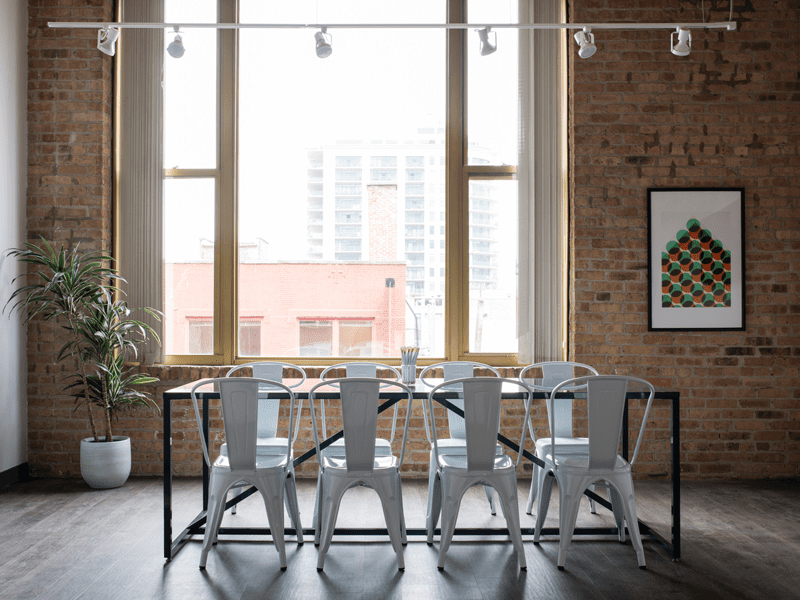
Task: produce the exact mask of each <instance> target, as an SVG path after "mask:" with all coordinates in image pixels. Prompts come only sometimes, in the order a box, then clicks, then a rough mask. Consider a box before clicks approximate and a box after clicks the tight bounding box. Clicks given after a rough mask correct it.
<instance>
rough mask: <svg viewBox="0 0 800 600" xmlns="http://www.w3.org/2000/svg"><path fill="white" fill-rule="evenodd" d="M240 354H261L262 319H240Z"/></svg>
mask: <svg viewBox="0 0 800 600" xmlns="http://www.w3.org/2000/svg"><path fill="white" fill-rule="evenodd" d="M239 354H240V355H241V356H261V320H260V318H259V319H258V320H254V321H253V320H246V319H239Z"/></svg>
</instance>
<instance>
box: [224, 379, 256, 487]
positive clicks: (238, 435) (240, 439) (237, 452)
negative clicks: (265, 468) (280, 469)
mask: <svg viewBox="0 0 800 600" xmlns="http://www.w3.org/2000/svg"><path fill="white" fill-rule="evenodd" d="M219 390H220V397H221V399H222V421H223V425H224V427H225V442H226V443H227V444H228V461H229V462H230V465H231V469H232V470H234V471H250V470H255V466H256V438H257V427H256V424H257V422H258V383H255V382H252V381H248V382H245V381H237V380H236V379H230V380H228V381H220V382H219Z"/></svg>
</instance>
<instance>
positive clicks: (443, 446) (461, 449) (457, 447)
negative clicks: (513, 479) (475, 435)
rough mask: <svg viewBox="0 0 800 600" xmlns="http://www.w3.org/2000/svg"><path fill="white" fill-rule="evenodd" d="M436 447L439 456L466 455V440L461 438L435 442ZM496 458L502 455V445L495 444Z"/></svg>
mask: <svg viewBox="0 0 800 600" xmlns="http://www.w3.org/2000/svg"><path fill="white" fill-rule="evenodd" d="M436 443H437V445H438V446H439V454H451V455H452V454H464V455H465V454H466V453H467V440H465V439H463V438H445V439H443V440H439V439H437V440H436ZM431 452H433V446H432V445H431ZM494 453H495V455H496V456H502V454H503V445H502V444H499V443H498V444H497V446H496V447H495V451H494Z"/></svg>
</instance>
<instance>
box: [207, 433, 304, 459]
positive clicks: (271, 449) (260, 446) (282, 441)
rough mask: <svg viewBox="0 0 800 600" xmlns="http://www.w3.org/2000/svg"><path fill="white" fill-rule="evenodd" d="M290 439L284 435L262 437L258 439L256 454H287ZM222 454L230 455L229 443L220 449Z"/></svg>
mask: <svg viewBox="0 0 800 600" xmlns="http://www.w3.org/2000/svg"><path fill="white" fill-rule="evenodd" d="M287 443H288V440H287V439H286V438H285V437H284V438H282V437H260V438H257V439H256V456H273V455H275V454H286V444H287ZM219 454H220V456H228V444H227V443H225V444H222V446H221V447H220V449H219Z"/></svg>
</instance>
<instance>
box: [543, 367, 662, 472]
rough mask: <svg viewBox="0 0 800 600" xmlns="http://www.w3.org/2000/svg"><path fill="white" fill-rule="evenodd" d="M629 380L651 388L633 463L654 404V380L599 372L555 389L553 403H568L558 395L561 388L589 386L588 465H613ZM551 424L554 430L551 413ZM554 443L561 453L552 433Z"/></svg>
mask: <svg viewBox="0 0 800 600" xmlns="http://www.w3.org/2000/svg"><path fill="white" fill-rule="evenodd" d="M630 383H634V384H638V385H641V386H643V387H644V388H645V389H647V390H648V391H649V397H648V399H647V407H646V408H645V411H644V417H643V418H642V425H641V428H640V429H639V436H638V439H637V441H636V447H635V449H634V451H633V457H632V458H631V459H630V461H629V462H630V464H633V462H634V461H635V460H636V456H637V455H638V454H639V446H640V444H641V443H642V437H643V435H644V429H645V426H646V424H647V417H648V415H649V414H650V406H651V405H652V403H653V396H654V395H655V388H654V387H653V385H652V384H651V383H649V382H648V381H645V380H644V379H639V378H638V377H627V376H624V375H596V376H590V377H576V378H574V379H568V380H566V381H564V382H562V383H561V384H559V385H557V386H556V387H555V388H553V393H552V395H551V396H552V399H553V402H555V403H556V404H558V403H559V402H568V401H569V399H568V398H557V397H556V394H557V393H558V392H560V391H564V390H567V389H569V388H570V387H571V386H583V385H585V386H586V402H587V407H588V413H589V468H590V469H604V470H609V469H613V468H614V464H615V463H616V460H617V455H618V452H619V442H620V436H621V433H622V415H623V409H624V407H625V395H626V393H627V391H628V385H629V384H630ZM550 427H551V428H552V429H553V431H554V429H555V428H554V424H553V416H552V413H551V417H550ZM551 444H552V446H551V447H552V449H553V452H554V454H556V455H557V454H558V448H557V445H556V434H555V433H551Z"/></svg>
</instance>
